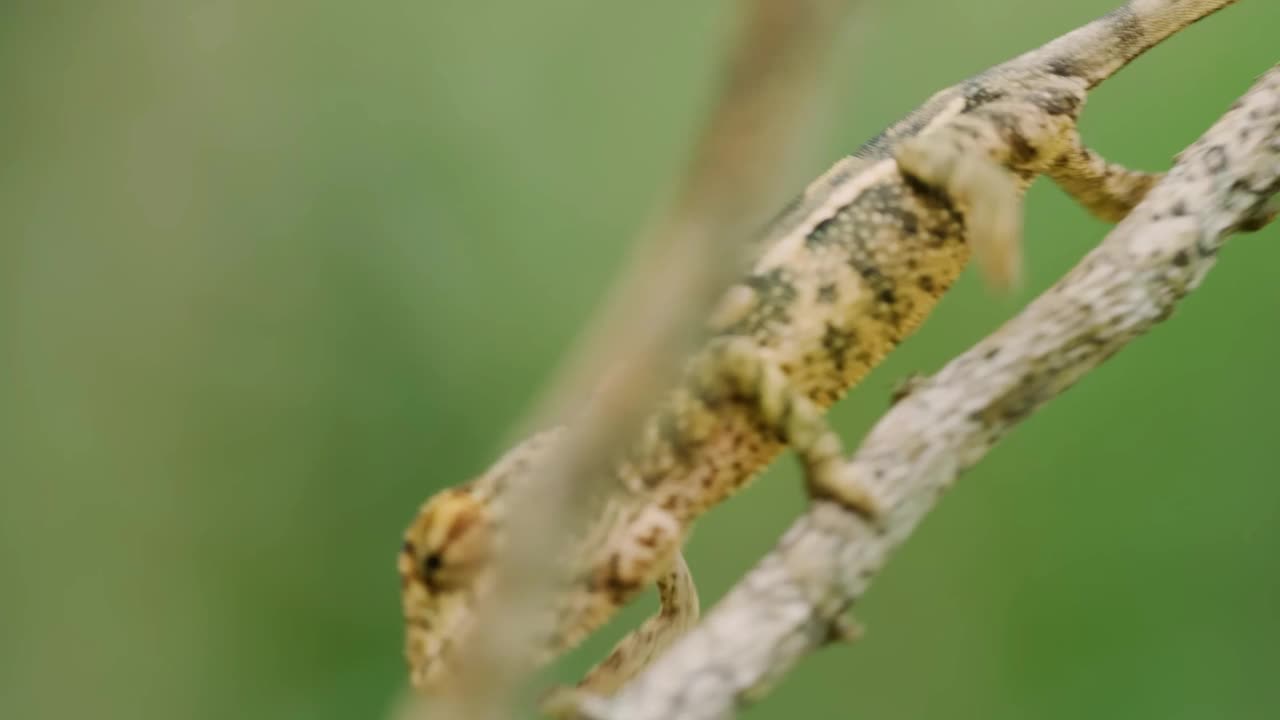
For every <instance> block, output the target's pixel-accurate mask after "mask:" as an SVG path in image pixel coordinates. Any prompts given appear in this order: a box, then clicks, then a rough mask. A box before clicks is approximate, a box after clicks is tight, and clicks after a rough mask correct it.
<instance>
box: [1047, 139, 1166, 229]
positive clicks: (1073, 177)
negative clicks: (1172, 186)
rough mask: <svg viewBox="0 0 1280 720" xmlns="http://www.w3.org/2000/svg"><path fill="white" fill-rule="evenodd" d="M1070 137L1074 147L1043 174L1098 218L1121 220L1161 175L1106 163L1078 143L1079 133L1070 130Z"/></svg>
mask: <svg viewBox="0 0 1280 720" xmlns="http://www.w3.org/2000/svg"><path fill="white" fill-rule="evenodd" d="M1072 140H1073V146H1072V147H1070V148H1068V149H1067V151H1066V152H1064V153H1063V154H1062V156H1061V157H1060V158H1058V160H1057V161H1056V162H1055V163H1054V164H1053V165H1051V166H1050V167H1049V169H1048V172H1047V173H1046V174H1047V175H1048V176H1049V177H1050V178H1052V179H1053V181H1054V182H1055V183H1057V184H1058V186H1059V187H1061V188H1062V189H1063V190H1065V191H1066V192H1067V193H1068V194H1069V195H1071V197H1073V198H1075V200H1076V202H1078V203H1080V204H1081V205H1082V206H1084V208H1085V209H1086V210H1088V211H1089V212H1091V213H1093V214H1094V215H1095V216H1097V217H1098V218H1099V219H1102V220H1106V221H1107V222H1119V221H1120V220H1123V219H1124V217H1125V216H1126V215H1128V214H1129V211H1130V210H1132V209H1133V207H1134V206H1135V205H1137V204H1138V203H1139V202H1141V201H1142V198H1144V197H1146V195H1147V191H1148V190H1150V189H1151V186H1152V185H1155V184H1156V182H1158V181H1159V180H1160V178H1161V177H1162V174H1161V173H1148V172H1141V171H1138V170H1130V169H1128V168H1126V167H1123V166H1121V165H1117V164H1115V163H1110V162H1107V161H1106V159H1105V158H1103V157H1102V156H1101V155H1099V154H1098V153H1096V152H1094V151H1093V150H1091V149H1089V148H1088V147H1086V146H1085V145H1084V144H1083V143H1081V141H1080V136H1079V135H1078V134H1075V133H1073V134H1072Z"/></svg>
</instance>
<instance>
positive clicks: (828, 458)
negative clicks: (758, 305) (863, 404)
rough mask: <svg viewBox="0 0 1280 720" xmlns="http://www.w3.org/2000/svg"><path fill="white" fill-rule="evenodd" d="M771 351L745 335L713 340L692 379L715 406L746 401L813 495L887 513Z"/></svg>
mask: <svg viewBox="0 0 1280 720" xmlns="http://www.w3.org/2000/svg"><path fill="white" fill-rule="evenodd" d="M767 352H768V351H767V350H763V349H761V348H760V347H758V346H757V345H755V344H754V343H753V342H751V341H750V340H747V339H746V338H740V337H732V338H719V339H717V340H715V341H713V342H712V344H711V347H710V348H709V352H708V353H706V354H705V355H704V356H702V362H701V363H700V364H699V365H698V366H695V378H694V380H695V383H696V384H697V386H698V387H699V390H700V391H701V393H702V395H703V399H704V400H705V401H706V402H708V403H709V404H711V405H715V404H718V403H721V402H724V401H726V400H736V401H739V402H743V401H745V402H747V403H748V405H749V407H750V408H751V410H752V412H753V414H754V415H755V419H756V421H757V422H760V423H761V424H763V425H764V426H765V428H766V429H767V430H770V431H772V432H773V433H774V434H776V435H777V436H778V437H779V438H781V439H782V441H783V442H785V443H786V444H787V445H788V446H790V447H791V449H792V450H794V451H795V453H796V455H798V456H799V458H800V461H801V463H802V464H803V465H804V468H805V480H806V482H807V483H808V486H809V493H810V494H811V495H813V496H815V497H821V498H824V499H829V500H834V501H835V502H838V503H840V504H842V505H844V506H845V507H847V508H849V509H850V510H852V511H854V512H857V513H858V514H860V515H862V516H863V517H865V518H867V519H869V520H871V521H873V522H874V521H876V520H877V519H878V518H880V517H881V516H882V514H883V513H882V512H881V508H880V507H879V503H878V502H877V501H876V499H875V498H874V497H873V496H872V495H871V493H870V492H868V490H867V489H866V487H865V486H863V485H862V484H861V483H859V482H858V480H857V478H855V477H853V476H851V475H850V474H849V473H848V472H847V467H848V466H847V464H846V463H845V460H844V456H845V453H844V447H843V443H841V441H840V436H839V435H837V434H836V432H835V431H834V430H832V429H831V426H830V425H829V424H828V423H827V420H826V417H825V415H824V413H823V410H822V408H821V407H819V406H818V404H817V403H815V402H814V401H813V400H812V399H811V398H809V396H807V395H805V394H804V393H802V392H799V391H798V390H797V389H796V388H795V387H794V385H793V384H792V383H791V381H790V379H789V378H788V377H787V374H786V373H785V372H783V371H782V369H781V368H780V367H779V366H778V365H777V364H776V363H774V362H773V361H772V360H771V359H770V358H769V357H768V356H767V355H766V354H765V353H767Z"/></svg>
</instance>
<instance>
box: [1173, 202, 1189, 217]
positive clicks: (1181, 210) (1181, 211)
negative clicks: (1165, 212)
mask: <svg viewBox="0 0 1280 720" xmlns="http://www.w3.org/2000/svg"><path fill="white" fill-rule="evenodd" d="M1169 212H1170V213H1171V214H1172V215H1173V216H1174V217H1182V216H1183V215H1186V214H1187V204H1186V203H1185V202H1183V201H1181V200H1179V201H1178V202H1176V203H1174V204H1173V207H1172V208H1169Z"/></svg>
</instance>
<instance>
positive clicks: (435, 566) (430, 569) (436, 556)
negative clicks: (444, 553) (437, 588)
mask: <svg viewBox="0 0 1280 720" xmlns="http://www.w3.org/2000/svg"><path fill="white" fill-rule="evenodd" d="M443 564H444V559H443V558H441V557H440V553H431V554H430V555H428V556H427V557H426V558H424V559H423V560H422V569H423V570H424V571H426V573H427V574H428V575H430V574H431V573H434V572H435V571H436V570H439V569H440V566H441V565H443Z"/></svg>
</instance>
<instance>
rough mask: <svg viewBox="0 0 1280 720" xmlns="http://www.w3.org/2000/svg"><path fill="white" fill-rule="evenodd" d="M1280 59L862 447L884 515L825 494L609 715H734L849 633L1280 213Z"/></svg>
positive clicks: (607, 706) (635, 718)
mask: <svg viewBox="0 0 1280 720" xmlns="http://www.w3.org/2000/svg"><path fill="white" fill-rule="evenodd" d="M1278 190H1280V66H1277V67H1273V68H1272V69H1271V70H1270V71H1268V72H1267V73H1266V74H1265V75H1263V76H1262V77H1261V78H1260V79H1259V81H1258V83H1257V84H1256V85H1255V86H1254V87H1253V88H1252V89H1251V90H1250V91H1249V92H1248V93H1247V94H1246V95H1245V96H1244V97H1243V98H1241V100H1239V101H1238V102H1237V103H1236V104H1235V105H1234V106H1233V107H1232V108H1231V110H1230V111H1229V112H1228V113H1227V114H1226V115H1225V116H1224V117H1223V118H1222V119H1221V120H1219V121H1218V122H1217V123H1216V124H1215V125H1214V126H1213V127H1212V128H1211V129H1210V130H1209V131H1208V132H1207V133H1205V135H1204V136H1203V137H1201V139H1200V140H1198V141H1197V142H1196V143H1195V144H1193V145H1192V146H1191V147H1189V148H1188V149H1187V150H1185V151H1184V152H1183V153H1182V154H1181V155H1179V157H1178V159H1177V162H1176V163H1175V165H1174V167H1173V169H1172V170H1171V171H1170V172H1169V174H1168V175H1167V176H1166V177H1165V178H1164V179H1163V180H1162V181H1161V182H1160V183H1159V184H1158V185H1157V186H1156V187H1155V188H1154V189H1153V190H1152V191H1151V192H1150V193H1149V194H1148V196H1147V198H1146V199H1145V200H1144V201H1143V202H1142V204H1141V205H1140V206H1138V207H1137V208H1136V209H1135V210H1134V211H1133V212H1132V213H1131V214H1130V215H1129V217H1128V218H1126V219H1125V220H1124V221H1123V222H1122V223H1121V224H1120V225H1118V226H1117V227H1116V228H1115V229H1114V230H1113V231H1112V232H1111V233H1110V234H1109V235H1108V236H1107V238H1106V240H1104V241H1103V243H1102V244H1101V245H1100V246H1099V247H1097V248H1096V249H1095V250H1094V251H1092V252H1091V253H1089V254H1088V255H1087V256H1086V257H1085V258H1084V260H1083V261H1081V262H1080V264H1079V265H1077V266H1076V267H1075V268H1074V269H1073V270H1072V271H1071V272H1070V273H1068V275H1067V276H1066V277H1064V278H1063V279H1062V280H1061V281H1059V282H1058V283H1057V284H1056V285H1054V286H1053V287H1052V288H1050V289H1049V290H1048V291H1047V292H1045V293H1044V294H1043V295H1042V296H1040V297H1039V298H1038V299H1037V300H1035V301H1034V302H1033V303H1032V304H1031V305H1030V306H1029V307H1027V309H1026V310H1024V311H1023V312H1022V313H1021V314H1020V315H1018V316H1017V317H1015V318H1014V319H1012V320H1011V321H1009V322H1008V323H1007V324H1006V325H1005V326H1003V327H1002V328H1000V329H999V330H997V331H996V332H995V333H994V334H992V335H991V336H989V337H988V338H986V339H985V340H983V341H982V342H980V343H979V344H978V345H976V346H975V347H973V348H972V349H970V350H969V351H968V352H966V353H964V354H962V355H960V356H959V357H957V358H955V359H954V360H953V361H952V362H950V363H949V364H948V365H947V366H946V367H944V368H943V369H942V370H941V371H940V372H939V373H938V374H937V375H936V376H934V377H933V378H932V379H930V380H928V381H925V382H924V383H923V384H921V385H920V386H919V387H918V388H916V389H915V390H914V391H913V392H912V393H911V394H910V395H909V396H908V397H906V398H905V399H903V400H902V401H901V402H899V403H898V404H896V405H895V406H894V407H893V408H892V409H891V410H890V411H889V412H888V413H887V414H886V415H885V416H884V417H883V418H882V419H881V421H880V422H879V423H878V424H877V425H876V426H875V428H873V430H872V431H871V433H870V434H869V435H868V437H867V438H866V440H865V441H864V442H863V444H862V446H861V448H860V449H859V450H858V451H857V453H855V454H854V456H853V457H852V458H851V459H850V460H849V470H850V471H851V472H852V473H856V475H857V476H858V477H859V478H860V479H861V480H862V481H863V482H864V483H865V485H866V486H867V487H868V488H870V490H871V491H872V492H873V494H874V495H875V496H876V497H877V498H878V500H879V503H880V505H881V507H882V508H884V510H885V512H884V515H883V518H882V521H881V522H880V523H879V524H877V525H873V524H870V523H868V522H866V521H865V520H864V519H863V518H861V517H859V516H858V515H855V514H851V513H849V512H846V511H845V510H842V509H841V508H840V507H838V506H836V505H834V504H831V503H827V502H818V503H815V504H814V505H813V506H812V507H811V508H810V509H809V510H808V511H807V512H806V514H805V515H803V516H802V517H801V518H800V519H799V520H798V521H797V522H796V523H795V524H794V525H793V526H792V527H791V528H790V529H789V530H788V531H787V533H786V534H785V535H784V536H783V538H782V539H781V541H780V542H779V544H778V545H777V547H776V548H775V549H774V550H773V551H772V552H770V553H769V554H768V555H767V556H766V557H765V558H764V559H763V560H762V561H761V562H760V563H759V564H758V565H757V566H756V567H755V568H754V569H753V570H752V571H751V572H750V573H749V574H748V575H747V576H746V577H745V578H744V579H743V580H742V581H741V582H739V583H738V585H737V586H736V587H735V588H733V590H731V591H730V593H729V594H728V595H727V596H726V597H725V598H724V599H723V600H722V601H721V603H720V604H719V605H718V606H717V607H716V608H715V609H714V610H713V611H712V612H711V613H710V615H709V616H708V617H707V618H706V619H705V621H704V622H703V623H702V624H701V625H700V626H698V627H697V628H695V629H694V630H693V631H691V632H690V633H689V634H688V635H687V636H685V637H684V638H682V639H681V640H680V641H679V642H678V643H677V644H676V645H675V646H674V647H673V648H672V649H671V650H670V651H669V652H668V653H667V654H666V655H665V656H663V657H662V658H660V659H659V660H658V661H657V662H656V663H655V664H654V665H653V666H652V667H651V668H649V670H648V671H646V672H645V673H643V674H642V675H640V676H639V677H637V678H636V679H635V680H634V681H633V682H631V683H630V684H629V685H627V686H626V687H624V688H623V689H622V690H621V691H620V692H619V693H618V694H617V695H615V696H614V697H613V698H610V699H602V698H587V699H586V700H585V701H584V702H583V705H582V707H581V712H582V715H583V716H584V717H589V718H593V719H594V720H623V719H626V720H642V719H644V720H649V719H652V720H661V719H665V718H676V717H678V718H682V719H688V720H693V719H698V718H726V717H731V716H732V715H733V714H734V712H735V710H736V709H737V708H738V707H740V706H742V705H744V704H747V703H749V702H752V701H753V700H756V699H758V698H759V697H761V696H763V695H764V694H765V693H766V692H767V691H768V688H769V687H770V686H771V685H772V684H773V683H774V682H775V681H776V680H778V679H779V678H780V677H781V676H782V675H783V674H785V673H786V672H787V671H788V670H789V669H790V668H791V667H793V666H794V665H795V663H796V662H797V661H799V660H800V658H801V657H803V656H804V655H805V654H807V653H809V652H812V651H814V650H816V649H818V648H820V647H822V646H823V645H824V644H826V643H828V642H829V641H831V640H832V639H833V638H834V637H840V636H842V635H845V634H846V633H842V632H841V628H844V627H845V619H844V617H843V613H844V612H845V611H846V610H847V609H848V608H849V606H850V605H852V604H853V602H854V601H856V600H857V599H858V598H860V597H861V596H862V595H863V593H864V592H866V590H867V588H868V586H869V585H870V582H871V579H872V577H873V576H874V575H875V573H876V571H877V570H879V569H880V567H881V566H882V565H883V564H884V562H885V560H886V558H887V557H888V554H889V553H890V551H891V550H892V549H893V548H894V547H896V546H897V545H898V544H900V543H901V542H903V541H904V540H905V539H906V538H907V537H908V536H909V535H910V534H911V532H912V531H913V530H914V528H915V527H916V525H917V524H918V523H919V521H920V520H921V519H922V518H923V516H924V515H925V513H926V512H928V510H929V509H930V508H931V507H932V506H933V505H934V503H935V501H936V500H937V497H938V496H939V494H941V493H942V492H943V491H944V490H946V489H947V488H948V487H950V486H951V484H952V483H953V482H954V481H955V480H956V478H957V477H958V476H959V475H960V474H961V473H962V472H964V471H965V470H967V469H968V468H970V467H972V466H973V465H974V464H976V463H977V462H978V461H979V460H980V459H981V458H982V457H983V456H984V455H985V454H986V453H987V451H988V450H989V449H990V448H991V447H992V446H993V445H994V444H995V443H996V442H998V441H999V440H1000V438H1002V437H1003V436H1004V434H1005V433H1007V432H1008V431H1009V430H1010V429H1011V428H1013V427H1014V426H1016V425H1017V424H1018V423H1020V422H1022V421H1023V420H1025V419H1026V418H1027V417H1028V416H1030V415H1031V414H1032V413H1033V412H1034V411H1035V410H1037V409H1039V408H1040V407H1041V406H1043V405H1044V404H1045V403H1047V402H1048V401H1049V400H1051V399H1052V398H1054V397H1056V396H1057V395H1058V394H1060V393H1061V392H1063V391H1064V390H1066V389H1067V388H1069V387H1070V386H1071V385H1073V384H1074V383H1075V382H1076V381H1077V380H1079V379H1080V378H1081V377H1083V376H1084V375H1085V374H1086V373H1087V372H1089V371H1090V370H1092V369H1093V368H1095V367H1097V366H1098V365H1100V364H1101V363H1102V362H1103V361H1105V360H1106V359H1108V358H1109V357H1111V356H1112V355H1113V354H1114V353H1116V352H1117V351H1118V350H1120V349H1121V348H1123V347H1124V346H1125V345H1127V344H1128V343H1129V342H1130V341H1132V340H1133V339H1135V338H1137V337H1138V336H1139V335H1142V334H1143V333H1145V332H1146V331H1148V330H1149V329H1151V328H1152V327H1153V326H1155V325H1156V324H1157V323H1159V322H1161V321H1163V320H1165V319H1167V318H1168V317H1169V316H1170V314H1171V313H1172V312H1173V310H1174V307H1175V306H1176V304H1177V302H1178V301H1179V300H1180V299H1181V298H1182V297H1183V296H1185V295H1186V294H1187V293H1189V292H1190V291H1191V290H1193V289H1195V288H1196V287H1197V286H1198V285H1199V284H1200V282H1201V280H1202V279H1203V278H1204V276H1205V274H1206V273H1207V272H1208V270H1209V269H1210V268H1211V267H1212V265H1213V263H1214V261H1215V259H1216V255H1217V252H1218V250H1219V249H1220V248H1221V247H1222V245H1223V244H1224V242H1225V241H1226V238H1227V237H1228V236H1230V235H1231V234H1232V233H1234V232H1236V231H1242V230H1255V229H1258V228H1260V227H1261V226H1263V225H1265V224H1266V223H1267V222H1268V221H1269V220H1270V219H1271V218H1272V216H1273V215H1274V210H1273V209H1272V207H1271V205H1270V202H1271V199H1272V197H1273V196H1274V195H1275V193H1276V192H1277V191H1278Z"/></svg>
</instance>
